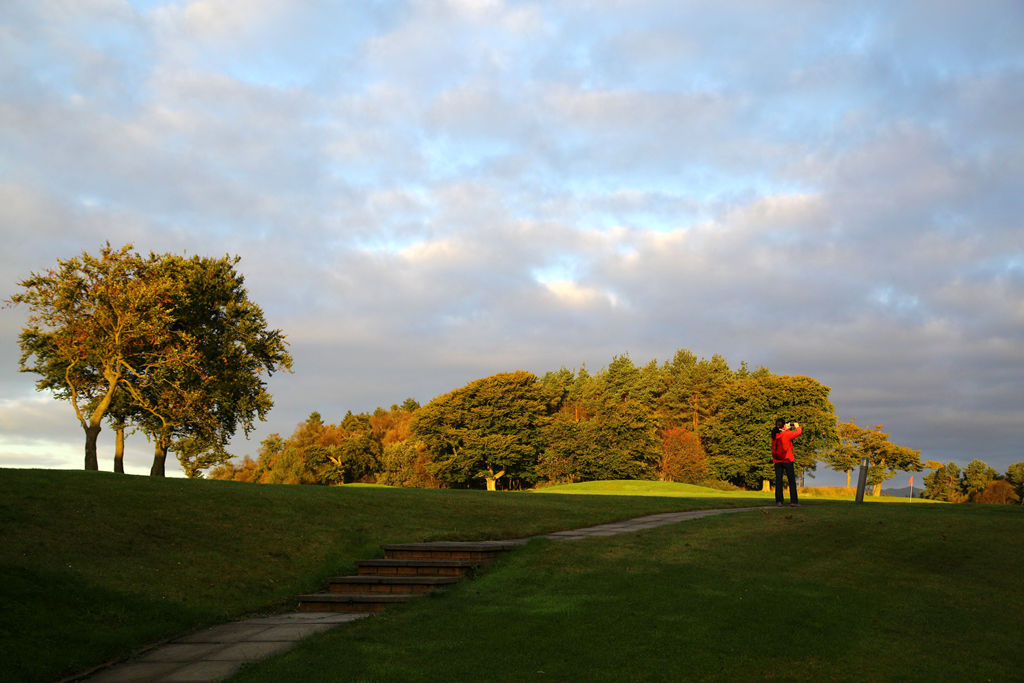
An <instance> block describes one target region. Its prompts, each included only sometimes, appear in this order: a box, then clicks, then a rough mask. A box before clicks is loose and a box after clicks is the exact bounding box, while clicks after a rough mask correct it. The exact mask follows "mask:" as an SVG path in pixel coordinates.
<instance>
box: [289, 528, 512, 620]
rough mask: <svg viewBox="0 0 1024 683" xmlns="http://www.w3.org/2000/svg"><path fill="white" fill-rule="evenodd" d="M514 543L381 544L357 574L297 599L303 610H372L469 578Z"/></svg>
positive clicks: (510, 547)
mask: <svg viewBox="0 0 1024 683" xmlns="http://www.w3.org/2000/svg"><path fill="white" fill-rule="evenodd" d="M524 543H526V540H525V539H523V540H518V541H481V542H441V543H399V544H389V545H382V546H381V549H382V550H383V551H384V559H378V560H363V561H361V562H357V563H356V566H357V567H358V571H359V574H358V575H357V576H338V577H335V578H332V579H329V580H328V587H327V592H325V593H312V594H308V595H300V596H298V601H299V610H300V611H303V612H377V611H380V610H382V609H385V608H387V607H389V606H390V605H394V604H399V603H403V602H408V601H409V600H411V599H412V598H414V597H418V596H422V595H425V594H427V593H429V592H430V591H433V590H438V589H443V588H445V587H447V586H450V585H451V584H453V583H458V582H459V581H460V580H461V579H463V578H464V577H466V576H471V575H472V574H473V573H474V572H475V571H477V570H478V569H479V568H481V567H483V566H485V565H487V564H489V563H491V562H493V561H494V560H495V559H497V558H498V557H500V556H501V555H502V553H505V552H508V551H509V550H514V549H515V548H518V547H519V546H521V545H523V544H524Z"/></svg>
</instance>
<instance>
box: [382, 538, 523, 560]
mask: <svg viewBox="0 0 1024 683" xmlns="http://www.w3.org/2000/svg"><path fill="white" fill-rule="evenodd" d="M522 544H523V542H522V541H480V542H441V543H389V544H387V545H382V546H381V548H382V549H383V550H384V557H385V558H386V559H389V560H464V561H467V562H481V563H486V562H490V561H492V560H494V559H495V558H497V557H498V556H499V555H501V554H502V553H504V552H507V551H509V550H513V549H515V548H518V547H520V546H521V545H522Z"/></svg>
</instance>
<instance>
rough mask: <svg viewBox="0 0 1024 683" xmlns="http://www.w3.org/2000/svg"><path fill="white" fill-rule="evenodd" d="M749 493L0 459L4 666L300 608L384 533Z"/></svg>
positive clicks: (60, 671) (706, 503)
mask: <svg viewBox="0 0 1024 683" xmlns="http://www.w3.org/2000/svg"><path fill="white" fill-rule="evenodd" d="M762 499H763V497H762ZM749 503H750V500H749V499H747V500H744V499H742V498H732V499H728V500H721V499H711V498H672V497H637V496H560V495H533V494H505V493H502V494H495V493H487V492H483V491H441V490H411V489H390V488H376V487H349V486H345V487H335V488H323V487H299V486H259V485H253V484H240V483H234V482H218V481H190V480H182V479H152V478H149V477H136V476H124V475H115V474H112V473H104V472H81V471H55V470H10V469H6V470H5V469H0V539H2V543H0V662H2V669H0V673H2V676H0V678H2V679H3V680H5V681H52V680H56V679H59V678H61V677H62V676H67V675H71V674H74V673H77V672H80V671H83V670H85V669H88V668H90V667H92V666H95V665H98V664H101V663H103V662H105V661H108V660H110V659H113V658H119V657H124V656H126V655H128V654H130V653H131V652H133V651H134V650H137V649H138V648H140V647H143V646H145V645H148V644H151V643H154V642H157V641H160V640H161V639H165V638H168V637H170V636H173V635H176V634H180V633H183V632H187V631H189V630H192V629H195V628H198V627H200V626H204V625H208V624H212V623H218V622H224V621H229V620H232V619H235V618H237V617H240V616H242V615H244V614H248V613H256V612H263V611H274V610H279V609H286V608H287V609H290V608H294V606H295V603H294V600H293V597H294V596H295V595H297V594H299V593H303V592H309V591H313V590H317V589H320V588H322V587H323V585H324V584H325V580H326V578H327V577H328V576H331V575H335V574H338V573H344V572H351V571H353V570H354V567H355V562H356V561H358V560H361V559H367V558H371V557H376V556H378V555H379V545H380V544H381V543H387V542H414V541H427V540H478V539H489V538H490V539H500V538H514V537H522V536H528V535H533V534H538V533H542V532H547V531H555V530H561V529H568V528H576V527H582V526H588V525H592V524H599V523H603V522H609V521H615V520H620V519H627V518H630V517H637V516H641V515H645V514H652V513H656V512H666V511H675V510H685V509H694V508H700V507H716V506H723V505H731V506H743V505H746V504H749Z"/></svg>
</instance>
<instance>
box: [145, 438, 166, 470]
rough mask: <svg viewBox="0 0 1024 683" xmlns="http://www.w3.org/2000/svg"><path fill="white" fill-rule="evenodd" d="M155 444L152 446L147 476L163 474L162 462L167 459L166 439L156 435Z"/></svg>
mask: <svg viewBox="0 0 1024 683" xmlns="http://www.w3.org/2000/svg"><path fill="white" fill-rule="evenodd" d="M154 443H155V444H156V446H155V447H154V448H153V466H152V467H150V468H149V476H151V477H162V476H164V462H166V460H167V439H166V437H163V436H158V437H156V439H154Z"/></svg>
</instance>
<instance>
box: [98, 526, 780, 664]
mask: <svg viewBox="0 0 1024 683" xmlns="http://www.w3.org/2000/svg"><path fill="white" fill-rule="evenodd" d="M759 509H764V506H759V507H744V508H726V509H721V510H691V511H689V512H665V513H662V514H657V515H647V516H646V517H637V518H636V519H628V520H625V521H622V522H612V523H610V524H599V525H597V526H592V527H587V528H585V529H570V530H568V531H558V532H555V533H553V534H544V535H543V536H542V538H551V539H556V540H576V539H581V538H593V537H598V536H614V535H616V534H625V533H629V532H631V531H639V530H641V529H653V528H654V527H659V526H664V525H666V524H675V523H677V522H682V521H685V520H689V519H699V518H700V517H709V516H711V515H721V514H725V513H729V512H744V511H748V510H759ZM518 540H519V541H521V542H522V543H526V542H527V541H529V540H530V539H529V538H522V539H518ZM371 614H372V613H357V614H352V613H345V612H294V613H291V614H280V615H277V616H272V617H258V618H254V619H246V620H245V621H239V622H235V623H231V624H222V625H220V626H214V627H212V628H208V629H206V630H203V631H198V632H196V633H192V634H190V635H187V636H183V637H181V638H177V639H175V640H172V641H170V642H167V643H164V644H162V645H158V646H156V647H154V648H152V649H150V650H149V651H147V652H145V653H143V654H142V655H140V656H139V657H137V658H135V659H133V660H131V661H128V662H123V663H120V664H116V665H114V666H111V667H109V668H106V669H103V670H101V671H99V672H97V673H95V674H93V675H92V676H88V677H86V678H84V679H79V680H87V681H90V683H212V682H213V681H222V680H224V679H226V678H228V677H230V676H231V675H232V674H234V673H236V672H237V671H238V669H240V668H241V666H242V665H243V664H246V663H248V662H258V661H260V660H262V659H266V658H267V657H270V656H271V655H276V654H278V653H281V652H285V651H287V650H290V649H291V648H293V647H294V646H295V644H296V643H297V642H298V641H300V640H302V639H303V638H305V637H307V636H310V635H312V634H314V633H322V632H324V631H328V630H330V629H332V628H336V627H337V626H339V625H341V624H346V623H348V622H350V621H355V620H356V619H362V618H364V617H367V616H370V615H371Z"/></svg>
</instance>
